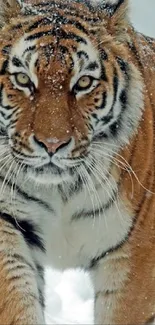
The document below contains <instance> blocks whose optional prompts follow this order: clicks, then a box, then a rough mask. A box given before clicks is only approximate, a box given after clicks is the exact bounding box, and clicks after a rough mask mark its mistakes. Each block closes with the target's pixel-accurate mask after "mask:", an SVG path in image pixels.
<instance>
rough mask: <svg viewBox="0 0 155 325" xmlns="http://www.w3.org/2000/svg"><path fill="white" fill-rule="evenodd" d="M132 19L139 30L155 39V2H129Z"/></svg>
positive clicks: (148, 0) (152, 0)
mask: <svg viewBox="0 0 155 325" xmlns="http://www.w3.org/2000/svg"><path fill="white" fill-rule="evenodd" d="M129 1H130V3H131V12H130V17H131V20H132V21H133V23H134V25H135V26H136V28H137V30H139V31H141V32H142V33H145V34H147V35H150V36H154V37H155V0H129Z"/></svg>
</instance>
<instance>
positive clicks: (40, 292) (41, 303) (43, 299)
mask: <svg viewBox="0 0 155 325" xmlns="http://www.w3.org/2000/svg"><path fill="white" fill-rule="evenodd" d="M39 302H40V305H41V307H42V308H45V298H44V295H43V293H42V291H41V289H39Z"/></svg>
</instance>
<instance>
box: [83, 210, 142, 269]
mask: <svg viewBox="0 0 155 325" xmlns="http://www.w3.org/2000/svg"><path fill="white" fill-rule="evenodd" d="M136 221H137V217H136V216H135V217H134V218H133V223H132V225H131V227H130V229H129V231H128V233H127V234H126V236H125V237H124V238H123V239H122V240H121V241H120V242H119V243H118V244H117V245H116V246H114V247H112V248H110V249H108V250H107V251H104V252H103V253H102V254H100V255H99V256H97V257H94V258H93V259H92V260H91V262H90V264H89V267H88V269H92V268H94V267H97V265H98V263H99V262H100V260H102V259H103V258H104V257H106V256H107V255H108V254H110V253H113V252H115V251H117V250H118V249H119V248H121V247H122V246H123V245H124V243H125V242H127V241H128V239H129V238H130V236H131V235H132V232H133V230H134V227H135V224H136Z"/></svg>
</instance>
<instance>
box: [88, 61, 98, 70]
mask: <svg viewBox="0 0 155 325" xmlns="http://www.w3.org/2000/svg"><path fill="white" fill-rule="evenodd" d="M98 68H99V65H98V63H97V62H96V61H94V62H90V63H89V64H88V65H87V67H86V68H85V69H87V70H90V71H94V70H96V69H98Z"/></svg>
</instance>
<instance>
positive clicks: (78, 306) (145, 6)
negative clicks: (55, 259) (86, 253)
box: [46, 0, 155, 324]
mask: <svg viewBox="0 0 155 325" xmlns="http://www.w3.org/2000/svg"><path fill="white" fill-rule="evenodd" d="M131 3H132V10H131V15H130V16H131V19H132V21H133V23H134V25H135V26H136V28H137V30H139V31H142V32H143V33H146V34H147V35H150V36H155V20H154V13H155V0H131ZM46 280H47V281H46V282H47V288H46V297H47V308H46V322H47V323H48V324H92V323H93V290H92V288H91V283H90V280H89V278H88V275H87V274H84V273H83V272H82V271H81V272H75V271H67V272H65V273H63V274H61V273H59V272H56V271H53V270H47V276H46Z"/></svg>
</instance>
